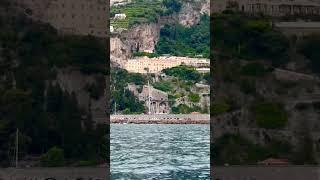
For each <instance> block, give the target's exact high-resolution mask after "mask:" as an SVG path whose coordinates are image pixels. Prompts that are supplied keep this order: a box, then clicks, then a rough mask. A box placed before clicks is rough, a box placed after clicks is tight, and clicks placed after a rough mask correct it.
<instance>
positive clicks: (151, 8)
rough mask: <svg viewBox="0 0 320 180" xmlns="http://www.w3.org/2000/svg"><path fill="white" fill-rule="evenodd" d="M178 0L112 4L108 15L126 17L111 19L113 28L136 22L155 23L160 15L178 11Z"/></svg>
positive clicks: (179, 4)
mask: <svg viewBox="0 0 320 180" xmlns="http://www.w3.org/2000/svg"><path fill="white" fill-rule="evenodd" d="M180 8H181V2H180V0H163V1H160V0H133V1H132V2H131V3H129V4H126V5H121V6H112V7H111V12H110V17H114V16H115V14H126V16H127V17H126V19H121V20H120V19H112V20H111V25H112V26H114V27H115V28H129V27H132V26H133V25H136V24H143V23H156V22H158V19H159V17H160V16H167V15H170V14H173V13H175V12H179V11H180Z"/></svg>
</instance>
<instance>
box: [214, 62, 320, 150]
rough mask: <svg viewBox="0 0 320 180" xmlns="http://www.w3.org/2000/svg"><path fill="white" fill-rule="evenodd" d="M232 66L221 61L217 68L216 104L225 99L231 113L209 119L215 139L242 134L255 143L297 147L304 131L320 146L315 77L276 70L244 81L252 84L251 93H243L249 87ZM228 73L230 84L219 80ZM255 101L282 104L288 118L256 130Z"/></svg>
mask: <svg viewBox="0 0 320 180" xmlns="http://www.w3.org/2000/svg"><path fill="white" fill-rule="evenodd" d="M235 64H236V63H235ZM235 64H232V63H222V62H220V63H219V64H218V67H217V68H216V70H217V71H216V72H215V79H216V80H215V82H216V83H215V103H219V102H221V100H222V101H223V99H224V100H226V99H228V100H227V101H228V102H231V103H230V105H231V106H232V107H231V110H230V111H228V112H226V113H223V114H219V115H217V116H214V118H213V119H212V122H213V123H212V126H213V127H214V138H219V137H221V136H222V135H225V134H229V133H230V134H241V135H242V136H244V137H246V138H247V139H249V140H250V141H252V142H254V143H258V144H267V143H269V142H270V141H271V140H275V139H276V140H281V141H286V142H289V143H291V144H293V145H297V143H298V141H299V138H301V134H299V133H300V131H303V130H306V131H308V132H309V133H310V136H311V138H312V139H313V141H314V144H315V145H317V146H318V145H319V140H320V133H319V130H320V123H319V121H318V119H319V117H320V106H319V104H320V86H319V80H318V78H316V77H314V76H312V75H307V74H302V73H295V72H289V71H286V70H280V69H275V70H274V71H273V72H270V74H268V75H266V76H264V77H260V78H257V77H255V78H252V77H251V78H248V79H247V80H250V82H252V84H251V85H250V86H251V87H250V89H251V90H252V91H253V92H251V93H248V92H246V90H244V89H247V88H248V87H244V86H247V85H244V82H245V81H244V77H243V76H241V75H239V74H237V73H236V72H234V71H233V70H231V69H234V68H235V67H236V66H237V67H238V66H239V65H235ZM227 66H228V67H227ZM229 68H230V69H229ZM227 69H228V70H227ZM227 71H229V72H231V74H230V75H231V76H232V77H231V78H232V79H230V81H227V80H222V79H226V78H227V76H228V75H227ZM224 73H226V74H224ZM288 74H289V75H290V76H288ZM257 102H280V103H282V104H283V105H284V109H285V111H286V112H287V115H288V121H287V123H286V125H285V126H284V127H279V128H275V129H268V128H262V127H259V126H258V125H257V122H256V118H255V115H254V111H253V110H252V107H254V105H255V104H256V103H257ZM302 125H303V126H305V127H302Z"/></svg>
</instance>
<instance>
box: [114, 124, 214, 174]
mask: <svg viewBox="0 0 320 180" xmlns="http://www.w3.org/2000/svg"><path fill="white" fill-rule="evenodd" d="M209 134H210V131H209V125H150V124H147V125H138V124H122V125H121V124H113V125H111V179H112V180H116V179H119V180H122V179H123V180H127V179H132V180H135V179H150V180H151V179H161V180H169V179H172V180H180V179H181V180H182V179H183V180H193V179H194V180H202V179H210V178H209V174H210V155H209V152H210V150H209V146H210V143H209V141H210V135H209Z"/></svg>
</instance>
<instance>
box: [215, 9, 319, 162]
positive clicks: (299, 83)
mask: <svg viewBox="0 0 320 180" xmlns="http://www.w3.org/2000/svg"><path fill="white" fill-rule="evenodd" d="M211 20H212V22H213V24H212V30H213V38H214V45H213V49H212V51H213V54H214V56H213V57H214V60H215V62H216V65H215V69H214V81H215V82H214V95H215V97H214V99H215V100H214V102H213V103H212V105H211V113H212V114H213V119H212V127H213V134H212V135H213V136H214V140H213V142H214V145H213V146H214V148H213V155H214V163H215V164H219V165H222V164H236V165H239V164H257V163H258V162H259V161H263V160H265V159H268V158H277V159H287V160H289V163H290V164H317V163H318V162H319V152H320V151H319V150H320V149H319V132H320V129H319V127H320V126H319V125H320V124H319V122H318V119H319V115H320V114H319V106H318V104H319V99H318V97H319V96H318V94H319V71H318V68H319V66H318V62H317V60H318V58H317V57H318V54H319V52H318V48H319V45H320V41H319V35H318V34H307V33H306V34H304V35H301V34H300V33H299V32H297V33H296V34H287V33H286V32H285V31H282V29H281V28H279V27H277V26H276V25H275V23H273V22H274V19H270V18H268V17H264V16H259V17H258V16H248V15H245V14H239V13H234V12H225V13H222V14H215V15H213V16H212V19H211Z"/></svg>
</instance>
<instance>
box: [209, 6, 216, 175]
mask: <svg viewBox="0 0 320 180" xmlns="http://www.w3.org/2000/svg"><path fill="white" fill-rule="evenodd" d="M213 1H214V0H210V77H211V78H210V177H211V179H214V173H213V169H214V168H213V164H214V163H213V160H214V154H213V152H214V151H213V148H214V146H213V142H214V141H213V137H214V136H213V135H214V134H213V133H214V127H213V125H214V123H213V115H212V110H211V107H212V105H213V102H214V90H213V89H214V71H215V68H214V67H215V61H214V56H213V49H214V48H213V43H214V41H213V39H214V37H213V18H212V13H213Z"/></svg>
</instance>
